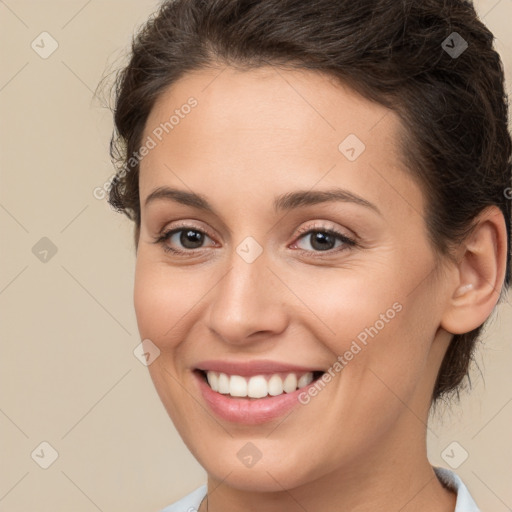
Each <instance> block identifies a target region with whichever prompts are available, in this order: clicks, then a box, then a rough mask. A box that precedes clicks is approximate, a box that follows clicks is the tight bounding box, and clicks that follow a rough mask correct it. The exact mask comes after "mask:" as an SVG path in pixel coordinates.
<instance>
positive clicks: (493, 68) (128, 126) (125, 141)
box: [109, 0, 512, 401]
mask: <svg viewBox="0 0 512 512" xmlns="http://www.w3.org/2000/svg"><path fill="white" fill-rule="evenodd" d="M454 32H456V33H457V34H458V35H459V36H460V37H459V36H457V35H455V34H453V33H454ZM450 38H451V39H450ZM454 38H455V39H454ZM464 42H465V43H467V48H466V49H465V50H464V51H462V53H461V54H460V55H457V54H455V53H454V52H452V53H450V51H449V50H450V48H452V49H453V48H455V49H457V48H458V49H461V48H462V49H463V48H464V46H463V45H462V44H463V43H464ZM456 43H457V45H458V46H457V47H456V46H455V44H456ZM461 43H462V44H461ZM222 65H230V66H234V67H238V68H241V69H251V68H257V67H259V66H264V65H276V66H281V67H283V68H286V67H288V68H302V69H307V70H314V71H317V72H319V73H324V74H328V75H330V76H333V77H336V78H337V79H339V80H340V81H342V82H343V83H345V84H347V85H349V86H350V87H352V88H353V89H355V90H356V91H358V92H359V93H360V94H361V95H362V96H364V97H365V98H367V99H369V100H373V101H376V102H378V103H380V104H382V105H384V106H386V107H388V108H391V109H393V110H394V111H395V112H396V113H397V114H398V115H399V117H400V118H401V121H402V124H403V127H404V133H405V134H407V135H406V136H405V137H404V139H403V140H401V143H402V152H403V156H404V161H405V162H406V163H407V167H408V170H409V172H411V175H412V176H413V177H414V178H415V179H416V180H418V182H419V183H420V185H421V187H422V189H423V191H424V193H425V197H426V200H427V211H426V219H425V222H426V225H427V227H428V233H429V237H430V240H431V243H432V246H433V247H434V249H435V250H436V254H437V255H446V256H449V255H450V251H449V249H450V247H453V246H455V245H457V244H459V243H460V242H461V241H463V240H464V238H465V237H466V236H467V234H468V233H469V232H470V230H471V228H472V226H473V224H474V223H473V220H474V219H475V217H476V216H477V215H478V214H479V213H480V212H481V211H482V210H483V209H484V208H485V207H487V206H489V205H497V206H498V207H499V208H500V210H501V211H502V212H503V215H504V217H505V221H506V226H507V244H508V245H507V269H506V277H505V282H504V287H502V290H501V291H500V298H499V300H501V299H502V296H503V291H504V288H505V287H508V285H509V283H510V213H511V211H510V200H509V197H510V191H511V188H510V187H511V185H512V183H511V167H512V165H511V153H512V149H511V148H512V143H511V138H510V134H509V132H508V126H507V123H508V103H507V96H506V94H505V91H504V73H503V67H502V63H501V60H500V58H499V55H498V53H497V52H496V51H495V50H494V49H493V35H492V33H491V32H490V31H489V30H488V29H487V28H486V26H485V25H484V24H483V23H482V22H481V21H480V20H479V19H478V17H477V15H476V13H475V10H474V7H473V5H472V4H471V3H470V2H468V1H462V0H359V1H357V2H355V1H353V0H170V1H165V2H163V3H162V5H161V6H160V8H159V10H158V11H157V12H156V13H154V15H152V16H151V17H150V18H149V20H148V21H147V22H146V23H145V24H144V26H143V27H142V28H141V29H140V31H139V32H138V33H137V34H136V36H134V38H133V41H132V48H131V58H130V61H129V63H128V65H127V66H126V67H124V68H123V69H122V70H120V72H119V73H118V75H117V78H116V82H115V116H114V117H115V119H114V121H115V129H114V133H113V134H112V139H111V146H110V154H111V157H112V161H113V162H114V164H115V165H116V167H117V170H118V172H117V176H116V177H115V178H114V180H113V181H112V183H111V186H110V189H109V203H110V204H111V205H112V206H113V207H114V208H115V209H116V210H118V211H122V212H124V213H125V214H126V215H127V216H128V217H129V218H130V219H131V220H133V221H134V222H135V228H136V230H135V244H136V245H137V243H138V233H139V228H140V204H139V186H138V177H139V172H138V171H139V168H138V162H133V159H132V161H130V160H129V159H130V155H132V154H133V153H134V152H136V151H137V149H138V148H139V146H140V144H141V137H142V133H143V130H144V127H145V123H146V120H147V118H148V115H149V113H150V111H151V109H152V106H153V105H154V103H155V100H156V99H157V98H158V97H159V95H160V94H161V93H162V92H163V91H164V90H166V89H167V88H168V87H169V86H170V85H172V84H173V83H174V82H176V81H177V80H178V79H179V78H180V77H182V76H183V75H184V74H185V73H187V72H189V71H192V70H196V69H201V68H206V67H216V68H218V67H219V66H222ZM483 325H484V324H482V325H481V326H480V327H478V328H477V329H474V330H473V331H471V332H468V333H465V334H462V335H454V337H453V339H452V341H451V344H450V346H449V348H448V351H447V353H446V355H445V358H444V360H443V362H442V365H441V368H440V370H439V374H438V377H437V381H436V384H435V388H434V391H433V396H432V400H433V401H435V400H437V399H438V398H440V397H442V396H448V394H451V392H453V391H457V393H458V389H459V388H460V387H461V384H462V383H463V381H464V377H465V376H467V375H468V368H469V364H470V362H471V361H472V360H473V354H474V349H475V344H476V341H477V339H478V336H479V334H480V332H481V330H482V328H483Z"/></svg>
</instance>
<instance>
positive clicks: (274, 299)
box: [207, 251, 289, 347]
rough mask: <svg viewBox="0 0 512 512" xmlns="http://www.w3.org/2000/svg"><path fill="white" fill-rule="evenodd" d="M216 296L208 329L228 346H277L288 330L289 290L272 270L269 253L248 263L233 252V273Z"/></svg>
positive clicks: (226, 275)
mask: <svg viewBox="0 0 512 512" xmlns="http://www.w3.org/2000/svg"><path fill="white" fill-rule="evenodd" d="M212 292H213V293H212V294H211V298H210V307H209V310H208V314H207V325H208V327H209V329H210V330H211V331H212V332H213V333H214V335H216V336H217V337H219V338H220V339H222V340H223V341H224V342H225V343H229V344H232V345H244V344H245V345H248V344H254V342H255V341H260V342H263V341H266V342H272V343H274V342H275V338H276V335H278V334H280V333H282V332H283V331H284V330H285V329H286V326H287V324H288V321H289V319H288V310H287V307H286V304H287V302H286V297H287V296H286V292H287V290H286V288H285V286H284V285H283V283H281V282H280V280H279V279H278V278H277V277H276V275H275V271H272V270H271V269H270V268H269V266H268V261H267V258H266V256H265V252H263V253H262V254H261V255H260V256H259V257H258V258H257V259H256V260H255V261H253V262H252V263H248V262H246V261H245V260H244V259H243V258H241V257H240V256H239V255H238V254H237V253H236V252H235V251H233V255H232V258H231V259H230V266H229V269H228V270H227V272H226V273H224V275H223V277H222V278H221V279H220V281H219V282H218V283H217V285H216V286H215V287H214V289H213V290H212ZM288 293H289V292H288ZM259 346H260V347H261V346H262V343H260V344H259Z"/></svg>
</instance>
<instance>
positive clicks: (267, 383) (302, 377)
mask: <svg viewBox="0 0 512 512" xmlns="http://www.w3.org/2000/svg"><path fill="white" fill-rule="evenodd" d="M194 372H195V373H196V374H197V376H198V377H199V378H200V379H202V380H203V382H205V383H206V384H207V385H208V387H209V388H210V389H211V390H212V391H214V392H216V393H219V394H221V395H226V396H227V397H231V398H245V399H253V400H260V399H267V400H268V399H269V398H270V397H277V396H280V395H284V394H291V393H295V392H296V391H297V390H299V389H302V388H305V387H306V386H309V385H310V384H312V383H314V382H315V381H317V380H318V379H319V378H320V377H321V376H322V375H323V374H324V372H323V371H320V370H314V371H307V372H304V371H302V372H298V371H295V372H292V371H288V372H275V373H261V374H258V375H253V376H248V375H246V376H243V375H236V374H228V373H224V372H219V371H213V370H201V369H196V370H194Z"/></svg>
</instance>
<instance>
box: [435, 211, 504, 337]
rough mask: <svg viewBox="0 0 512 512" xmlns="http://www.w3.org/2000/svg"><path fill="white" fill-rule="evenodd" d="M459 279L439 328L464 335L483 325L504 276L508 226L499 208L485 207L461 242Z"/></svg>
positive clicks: (495, 302) (496, 297)
mask: <svg viewBox="0 0 512 512" xmlns="http://www.w3.org/2000/svg"><path fill="white" fill-rule="evenodd" d="M458 262H459V263H458V265H457V269H456V270H457V273H458V282H457V286H456V287H455V289H454V290H453V293H452V296H451V297H450V299H449V302H448V307H447V309H446V311H445V312H444V315H443V318H442V322H441V327H443V328H444V329H445V330H446V331H448V332H450V333H452V334H464V333H466V332H470V331H472V330H473V329H476V328H477V327H479V326H480V325H482V324H483V323H484V322H485V321H486V320H487V318H488V317H489V316H490V315H491V313H492V311H493V309H494V307H495V305H496V304H497V302H498V300H499V296H500V292H501V288H502V285H503V281H504V279H505V272H506V263H507V228H506V224H505V219H504V217H503V214H502V212H501V210H500V209H499V208H498V207H496V206H491V207H488V208H486V209H485V210H484V211H483V212H482V213H481V214H480V215H479V216H478V217H477V218H476V219H475V227H474V229H473V230H472V231H471V234H470V235H469V236H468V238H467V239H466V240H465V241H464V242H463V243H462V244H461V252H460V256H459V258H458Z"/></svg>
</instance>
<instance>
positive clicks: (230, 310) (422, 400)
mask: <svg viewBox="0 0 512 512" xmlns="http://www.w3.org/2000/svg"><path fill="white" fill-rule="evenodd" d="M221 71H222V72H221ZM190 96H194V97H195V98H196V99H197V101H198V105H197V107H195V108H194V109H192V111H191V112H190V114H188V115H187V116H185V117H184V119H180V123H179V124H178V125H177V126H175V127H174V129H173V130H172V131H169V133H168V134H167V135H166V136H165V137H164V138H163V139H162V141H161V142H159V143H158V144H157V146H156V147H155V148H154V149H152V150H151V151H150V152H149V154H147V156H145V157H144V158H143V160H142V162H141V166H140V181H139V184H140V200H141V204H142V210H141V213H142V217H141V226H140V232H137V239H138V247H137V262H136V273H135V289H134V303H135V310H136V316H137V322H138V327H139V331H140V335H141V338H142V339H146V338H149V339H150V340H152V342H153V343H154V344H155V345H156V346H157V347H158V348H159V350H160V351H161V352H160V356H159V357H158V358H157V359H156V360H155V361H154V362H153V363H152V364H151V365H150V366H149V371H150V374H151V378H152V380H153V382H154V385H155V388H156V390H157V392H158V394H159V396H160V398H161V400H162V402H163V404H164V406H165V408H166V410H167V411H168V413H169V415H170V417H171V418H172V420H173V422H174V424H175V426H176V428H177V430H178V432H179V433H180V435H181V436H182V438H183V440H184V442H185V443H186V445H187V446H188V448H189V449H190V450H191V452H192V453H193V454H194V456H195V457H196V458H197V460H198V461H199V463H200V464H201V465H202V466H203V467H204V468H205V469H206V471H207V473H208V489H209V497H208V509H209V511H210V512H216V511H223V512H230V511H239V510H248V511H261V510H265V511H268V512H274V511H275V512H277V511H282V510H288V511H292V512H295V511H301V512H302V511H304V510H308V511H315V510H326V511H335V510H336V511H338V510H343V511H353V512H355V511H358V512H363V511H374V510H390V511H391V510H397V511H398V510H400V511H401V512H409V511H416V512H418V511H420V512H422V511H425V512H426V511H427V510H428V511H429V512H433V511H434V512H453V510H454V507H455V495H454V493H452V492H450V491H448V490H446V489H445V488H444V487H443V486H442V485H441V483H440V482H439V481H438V480H437V478H436V477H435V474H434V472H433V470H432V467H431V465H430V464H429V462H428V459H427V453H426V428H427V426H426V425H427V419H428V411H429V407H430V403H431V396H432V390H433V387H434V382H435V378H436V375H437V372H438V369H439V366H440V364H441V361H442V357H443V355H444V353H445V351H446V349H447V347H448V344H449V342H450V340H451V338H452V334H454V333H463V332H467V331H470V330H471V329H473V328H475V327H477V326H478V325H480V324H481V323H482V322H484V321H485V319H486V318H487V317H488V316H489V315H490V313H491V312H492V309H493V308H494V306H495V304H496V302H497V300H498V292H497V291H499V290H500V288H501V283H502V281H503V279H504V273H505V259H506V228H505V223H504V219H503V216H502V214H501V213H500V212H499V210H498V209H497V208H495V207H490V208H489V209H487V210H485V211H484V212H482V215H481V216H480V217H479V218H478V219H477V224H476V226H477V227H476V228H475V231H474V232H473V235H472V237H471V238H470V239H468V240H467V242H466V243H465V244H463V245H461V246H460V247H459V248H457V252H456V253H454V255H455V257H456V259H455V261H451V260H450V261H449V260H443V261H441V262H438V261H437V259H436V257H435V256H436V254H435V251H434V250H433V248H432V247H431V246H430V244H429V241H428V239H427V231H426V225H425V219H424V211H425V202H424V197H423V193H422V191H421V189H420V188H419V186H418V184H417V183H416V182H415V181H414V180H413V179H412V178H411V177H410V175H409V174H408V173H407V171H406V169H405V168H404V166H403V164H402V163H401V158H400V151H399V148H398V145H397V141H398V135H399V131H400V128H401V125H400V121H399V119H398V117H397V116H396V115H395V114H394V113H393V112H392V111H390V110H388V109H386V108H385V107H383V106H380V105H378V104H375V103H371V102H369V101H367V100H365V99H364V98H362V97H360V96H359V95H358V94H357V93H356V92H355V91H353V90H351V89H349V88H347V87H343V86H341V85H340V84H337V83H335V82H334V81H333V80H332V79H329V78H327V77H325V76H322V75H320V74H316V73H313V72H309V71H303V70H301V71H298V70H294V71H292V70H284V69H276V68H272V67H264V68H260V69H257V70H251V71H243V72H242V71H237V70H234V69H232V68H230V67H227V68H225V69H223V70H222V69H220V68H219V69H208V70H201V71H196V72H192V73H189V74H187V75H186V76H184V77H183V78H181V79H180V80H179V81H178V82H176V83H175V84H173V85H172V86H171V87H170V88H169V89H167V90H166V91H165V92H164V93H163V94H162V95H161V96H160V97H159V98H158V100H157V102H156V103H155V105H154V108H153V109H152V111H151V113H150V116H149V118H148V120H147V123H146V128H145V132H144V135H143V139H145V137H147V136H148V135H151V133H152V130H153V129H154V128H155V127H156V126H158V125H159V124H160V123H161V122H165V121H166V120H167V119H168V118H169V115H170V114H171V113H172V112H173V111H174V110H175V109H176V108H180V106H181V105H183V104H184V103H186V101H187V99H188V98H189V97H190ZM351 133H352V134H356V135H357V137H358V138H359V139H360V140H362V141H363V142H364V144H365V145H366V149H365V150H364V152H363V153H362V154H361V155H360V156H359V157H358V158H357V159H356V160H355V161H353V162H351V161H349V160H348V159H347V158H346V157H345V156H344V155H343V154H342V153H341V152H340V151H339V149H338V145H339V144H340V142H342V141H343V140H344V139H345V138H346V137H347V135H348V134H351ZM160 186H169V187H174V188H178V189H180V190H185V191H194V192H196V193H199V194H202V195H203V196H204V197H205V198H206V199H207V200H208V201H209V202H210V203H211V204H212V206H213V207H214V209H215V213H209V212H204V211H202V210H200V209H197V208H194V207H191V206H186V205H182V204H179V203H177V202H174V201H170V200H165V199H161V200H157V201H154V202H152V203H150V204H149V205H148V206H147V207H145V206H144V202H145V199H146V197H147V196H148V195H149V194H150V193H151V192H152V191H153V190H154V189H155V188H157V187H160ZM331 187H343V188H345V189H348V190H350V191H351V192H352V193H354V194H357V195H359V196H361V197H363V198H364V199H366V200H367V201H370V202H371V203H373V204H374V205H375V206H377V208H378V210H379V211H380V214H379V213H376V212H375V211H373V210H372V209H370V208H367V207H364V206H361V205H358V204H355V203H351V202H328V203H322V204H316V205H309V206H302V207H300V208H297V209H294V210H292V211H287V212H278V213H276V212H274V211H273V208H272V201H273V199H274V197H275V196H277V195H281V194H285V193H289V192H292V191H295V190H298V189H304V190H311V189H313V190H325V189H328V188H331ZM177 221H186V224H187V225H191V226H193V228H194V229H199V230H205V231H206V232H207V233H210V235H206V236H205V240H204V243H203V246H202V248H199V249H195V250H194V251H192V250H191V249H188V247H184V246H183V245H182V244H181V243H180V239H179V234H178V235H177V236H176V235H175V236H174V237H173V238H172V241H171V240H167V241H166V242H164V243H166V244H167V245H168V246H171V247H173V248H176V249H182V250H185V251H186V250H189V251H190V252H193V255H190V254H187V255H182V256H176V255H174V254H172V253H166V252H165V251H164V249H163V245H162V244H155V243H153V242H154V241H155V238H157V237H158V235H159V233H161V232H162V231H163V230H165V229H170V228H171V227H174V226H177V224H178V223H177ZM313 226H314V227H315V229H318V230H319V231H322V228H324V229H325V228H333V229H335V230H337V231H339V232H340V233H342V234H343V235H345V236H348V237H349V238H355V240H357V242H358V245H357V246H354V247H352V246H347V245H345V246H344V249H343V250H342V251H338V252H336V249H337V248H338V247H339V246H341V245H340V244H341V242H339V241H338V242H336V246H334V245H331V246H329V247H332V248H330V249H329V251H321V250H319V249H318V248H317V247H318V246H315V245H313V243H314V241H312V238H311V236H310V235H306V236H303V235H299V234H298V233H297V230H298V229H299V228H302V227H313ZM318 226H320V227H318ZM248 236H251V237H253V238H254V239H255V240H256V241H257V242H258V243H259V244H260V246H261V248H262V249H263V252H262V254H261V255H260V256H259V257H258V258H257V259H256V260H255V261H254V262H253V263H247V262H246V261H245V260H244V259H242V258H241V257H240V256H239V254H237V252H236V249H237V247H238V246H239V244H240V243H241V242H242V241H243V240H244V239H245V238H246V237H248ZM301 236H302V238H300V237H301ZM300 249H303V250H302V252H301V251H300ZM312 254H316V255H317V256H318V257H314V256H312ZM468 284H469V285H470V289H469V290H468V291H466V292H465V293H462V292H463V291H464V290H465V289H466V288H462V287H464V286H466V285H468ZM471 287H472V288H471ZM397 302H398V303H399V304H400V305H401V306H402V309H401V311H400V312H399V313H397V314H396V315H395V316H394V318H393V319H392V320H390V321H389V322H387V323H386V324H385V326H384V328H382V329H381V330H380V331H379V332H378V334H377V335H376V336H374V337H373V338H369V340H368V344H367V346H365V347H364V348H363V349H362V350H361V351H360V352H359V353H358V354H357V355H355V356H354V358H353V359H352V360H351V361H350V362H349V363H348V364H347V365H346V366H345V368H344V369H343V370H342V372H340V373H337V374H336V376H335V377H334V378H333V379H332V381H331V382H330V383H329V384H328V385H327V386H326V387H325V389H323V390H322V391H321V392H320V393H319V394H318V395H317V396H316V397H314V398H312V399H311V401H310V402H309V403H308V404H307V405H298V406H297V407H295V408H294V409H293V411H292V412H291V414H289V415H288V416H286V417H285V418H279V419H278V420H275V421H272V422H268V423H264V424H261V425H253V426H244V425H237V424H233V423H230V422H227V421H225V420H222V419H219V418H218V417H215V416H214V415H213V413H212V412H211V411H210V410H209V409H208V408H207V406H206V404H205V403H204V401H203V399H202V397H201V395H200V393H199V391H198V388H197V385H196V382H195V380H194V378H193V376H192V370H193V368H194V367H195V364H197V363H198V362H199V361H200V360H205V359H230V360H236V361H243V360H250V359H270V360H275V361H284V362H289V363H292V364H297V365H303V366H314V367H320V368H325V369H328V368H329V367H331V366H332V365H333V363H334V362H335V361H336V358H337V356H338V355H340V354H343V353H345V352H346V351H347V350H348V349H349V348H350V345H351V343H352V341H353V340H354V339H356V337H357V335H358V334H359V333H360V332H361V331H363V330H364V328H365V327H368V326H370V325H374V324H375V322H376V321H377V320H378V319H379V318H380V315H381V314H383V313H385V312H386V310H388V309H389V308H391V307H392V305H393V304H394V303H397ZM249 441H250V442H251V443H253V444H254V445H255V446H256V447H257V449H258V450H259V451H260V452H261V459H260V460H259V461H258V462H257V463H256V464H255V465H254V466H252V467H250V468H248V467H245V466H244V465H243V464H242V463H241V461H240V460H239V458H238V457H237V452H238V451H239V450H240V449H241V448H242V447H243V446H244V445H245V444H246V443H247V442H249ZM200 510H201V511H202V510H206V501H203V503H202V504H201V509H200Z"/></svg>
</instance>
